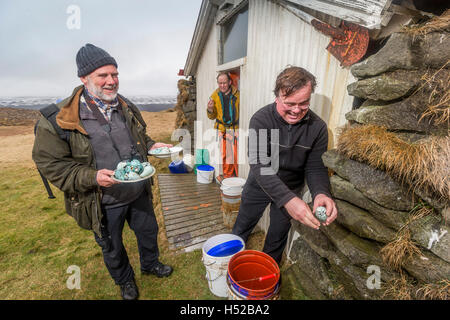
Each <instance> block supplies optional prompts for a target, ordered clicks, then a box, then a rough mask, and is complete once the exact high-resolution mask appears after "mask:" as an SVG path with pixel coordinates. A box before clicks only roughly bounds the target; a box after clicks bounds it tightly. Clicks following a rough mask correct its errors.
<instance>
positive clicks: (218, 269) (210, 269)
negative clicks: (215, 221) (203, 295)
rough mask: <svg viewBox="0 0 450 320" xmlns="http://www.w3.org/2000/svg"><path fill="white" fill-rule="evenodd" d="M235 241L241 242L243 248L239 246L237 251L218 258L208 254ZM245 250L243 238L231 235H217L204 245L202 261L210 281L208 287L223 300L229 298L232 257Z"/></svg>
mask: <svg viewBox="0 0 450 320" xmlns="http://www.w3.org/2000/svg"><path fill="white" fill-rule="evenodd" d="M234 240H237V241H240V242H241V243H242V247H241V248H240V249H239V248H238V247H237V246H234V248H235V249H234V250H231V251H230V252H228V253H229V255H225V256H223V257H216V256H212V255H209V254H208V252H209V251H210V250H211V249H213V248H215V247H217V246H221V245H222V244H224V243H227V242H230V241H234ZM244 249H245V243H244V240H242V238H241V237H239V236H236V235H234V234H231V233H225V234H219V235H216V236H214V237H211V238H209V239H208V240H207V241H206V242H205V243H204V244H203V247H202V253H203V257H202V261H203V264H204V265H205V268H206V279H207V280H208V287H209V290H210V291H211V293H212V294H214V295H216V296H218V297H223V298H226V297H228V286H227V269H228V262H229V261H230V259H231V257H232V256H233V255H234V254H236V252H239V251H242V250H244ZM235 251H236V252H235Z"/></svg>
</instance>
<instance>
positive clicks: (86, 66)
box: [77, 43, 117, 77]
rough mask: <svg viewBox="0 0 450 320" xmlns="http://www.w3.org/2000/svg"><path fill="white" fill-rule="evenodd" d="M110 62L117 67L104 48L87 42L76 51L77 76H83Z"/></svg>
mask: <svg viewBox="0 0 450 320" xmlns="http://www.w3.org/2000/svg"><path fill="white" fill-rule="evenodd" d="M108 64H112V65H114V66H115V67H116V68H117V62H116V60H114V58H113V57H111V56H110V55H109V53H108V52H106V51H105V50H103V49H101V48H99V47H96V46H94V45H93V44H90V43H87V44H86V45H85V46H84V47H81V49H80V50H78V53H77V67H78V76H79V77H84V76H85V75H88V74H90V73H91V72H92V71H94V70H95V69H98V68H100V67H103V66H106V65H108Z"/></svg>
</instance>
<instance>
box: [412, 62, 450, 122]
mask: <svg viewBox="0 0 450 320" xmlns="http://www.w3.org/2000/svg"><path fill="white" fill-rule="evenodd" d="M449 64H450V60H448V61H447V62H446V63H445V64H444V65H443V66H442V67H441V68H440V69H439V70H437V71H436V72H434V73H431V72H427V73H426V74H425V75H424V76H423V77H422V80H424V83H423V84H422V85H421V86H420V87H419V88H418V89H417V91H423V90H424V87H428V91H429V92H430V93H429V94H428V101H427V109H426V110H425V112H424V113H423V114H422V117H421V118H420V121H423V120H424V119H425V118H428V119H430V120H431V121H434V123H435V124H444V123H447V127H448V126H449V124H450V72H448V70H446V69H445V68H446V67H447V66H448V65H449ZM417 91H416V92H417Z"/></svg>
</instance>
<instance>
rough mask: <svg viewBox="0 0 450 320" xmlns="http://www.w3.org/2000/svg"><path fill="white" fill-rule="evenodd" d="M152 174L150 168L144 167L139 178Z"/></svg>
mask: <svg viewBox="0 0 450 320" xmlns="http://www.w3.org/2000/svg"><path fill="white" fill-rule="evenodd" d="M152 172H153V168H152V167H151V166H145V167H144V170H142V172H141V174H140V176H141V178H144V177H146V176H148V175H149V174H151V173H152Z"/></svg>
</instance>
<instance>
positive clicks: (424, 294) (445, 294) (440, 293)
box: [416, 279, 450, 300]
mask: <svg viewBox="0 0 450 320" xmlns="http://www.w3.org/2000/svg"><path fill="white" fill-rule="evenodd" d="M416 294H417V296H419V297H420V298H421V299H430V300H449V299H450V280H448V279H444V280H442V281H439V282H438V283H429V284H425V285H424V286H423V287H421V288H420V289H419V290H417V292H416Z"/></svg>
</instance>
